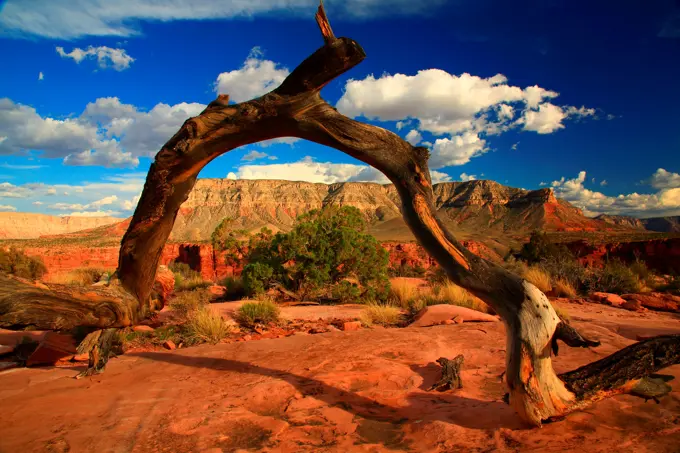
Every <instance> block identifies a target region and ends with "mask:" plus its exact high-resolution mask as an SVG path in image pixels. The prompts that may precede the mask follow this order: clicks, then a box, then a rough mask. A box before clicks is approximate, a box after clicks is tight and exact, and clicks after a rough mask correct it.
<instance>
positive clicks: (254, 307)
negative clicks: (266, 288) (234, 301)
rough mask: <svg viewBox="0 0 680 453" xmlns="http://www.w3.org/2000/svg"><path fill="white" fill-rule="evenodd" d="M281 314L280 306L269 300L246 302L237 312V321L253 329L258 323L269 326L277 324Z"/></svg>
mask: <svg viewBox="0 0 680 453" xmlns="http://www.w3.org/2000/svg"><path fill="white" fill-rule="evenodd" d="M280 313H281V310H280V309H279V307H278V305H276V303H275V302H273V301H271V300H268V299H263V300H258V301H256V302H245V303H244V304H243V305H241V306H240V307H239V308H238V310H237V312H236V321H238V323H239V324H241V325H243V326H246V327H252V326H254V325H255V324H258V323H259V324H269V323H273V322H277V321H278V320H279V315H280Z"/></svg>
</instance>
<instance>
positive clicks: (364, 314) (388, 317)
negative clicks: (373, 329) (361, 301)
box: [360, 303, 402, 326]
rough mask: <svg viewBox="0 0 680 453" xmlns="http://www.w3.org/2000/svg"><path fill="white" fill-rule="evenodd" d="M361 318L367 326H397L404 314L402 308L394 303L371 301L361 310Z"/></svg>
mask: <svg viewBox="0 0 680 453" xmlns="http://www.w3.org/2000/svg"><path fill="white" fill-rule="evenodd" d="M360 319H361V322H362V323H363V324H364V325H367V326H372V325H373V324H378V325H381V326H395V325H398V324H399V323H400V322H401V320H402V314H401V309H399V308H397V307H394V306H392V305H380V304H376V303H370V304H368V305H367V306H366V308H364V309H363V310H362V311H361V315H360Z"/></svg>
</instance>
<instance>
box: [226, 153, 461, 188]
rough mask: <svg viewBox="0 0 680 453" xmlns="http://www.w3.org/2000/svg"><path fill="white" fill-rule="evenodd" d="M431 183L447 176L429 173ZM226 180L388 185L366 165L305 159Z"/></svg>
mask: <svg viewBox="0 0 680 453" xmlns="http://www.w3.org/2000/svg"><path fill="white" fill-rule="evenodd" d="M431 177H432V180H433V182H441V181H448V180H450V179H451V177H450V176H449V175H447V174H446V173H443V172H438V171H434V172H431ZM227 178H229V179H283V180H294V181H307V182H318V183H324V184H332V183H336V182H347V181H350V182H351V181H354V182H377V183H380V184H387V183H389V182H390V181H389V180H388V179H387V177H386V176H385V175H383V174H382V173H381V172H379V171H378V170H376V169H375V168H373V167H370V166H368V165H358V164H339V163H333V162H316V161H315V160H313V159H312V158H311V157H309V156H307V157H305V158H304V159H302V160H300V161H298V162H290V163H280V164H266V165H243V166H241V167H239V168H238V170H237V171H236V172H230V173H229V174H228V175H227Z"/></svg>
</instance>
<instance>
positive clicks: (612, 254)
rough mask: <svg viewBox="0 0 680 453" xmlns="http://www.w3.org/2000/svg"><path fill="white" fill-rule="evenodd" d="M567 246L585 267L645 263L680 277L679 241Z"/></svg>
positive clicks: (580, 242)
mask: <svg viewBox="0 0 680 453" xmlns="http://www.w3.org/2000/svg"><path fill="white" fill-rule="evenodd" d="M566 246H567V247H568V248H569V250H571V252H572V253H573V254H574V255H575V256H576V257H577V259H578V260H579V261H580V262H581V263H582V264H585V265H586V266H596V267H600V266H602V265H603V264H604V263H605V262H606V261H607V260H608V259H619V260H621V261H623V262H625V263H631V262H633V261H635V259H636V258H639V259H641V260H643V261H644V262H645V263H646V264H647V266H648V267H649V268H650V269H653V270H654V271H656V272H660V273H663V274H676V275H677V274H680V238H670V239H651V240H646V241H631V242H611V243H607V244H590V243H587V242H586V241H575V242H571V243H567V244H566Z"/></svg>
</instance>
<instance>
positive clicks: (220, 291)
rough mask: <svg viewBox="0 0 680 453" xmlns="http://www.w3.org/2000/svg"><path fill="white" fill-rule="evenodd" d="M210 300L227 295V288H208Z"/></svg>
mask: <svg viewBox="0 0 680 453" xmlns="http://www.w3.org/2000/svg"><path fill="white" fill-rule="evenodd" d="M208 291H209V292H210V298H211V299H222V298H223V297H224V296H225V295H226V294H227V288H226V287H225V286H220V285H212V286H210V287H208Z"/></svg>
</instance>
